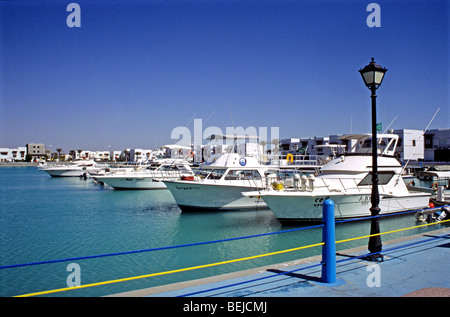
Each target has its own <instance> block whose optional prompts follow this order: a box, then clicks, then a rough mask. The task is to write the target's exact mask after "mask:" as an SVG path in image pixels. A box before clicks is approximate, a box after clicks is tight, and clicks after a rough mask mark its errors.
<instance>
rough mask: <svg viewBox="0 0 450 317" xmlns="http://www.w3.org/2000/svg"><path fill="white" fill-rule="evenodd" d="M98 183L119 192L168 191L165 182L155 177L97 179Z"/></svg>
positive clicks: (104, 177)
mask: <svg viewBox="0 0 450 317" xmlns="http://www.w3.org/2000/svg"><path fill="white" fill-rule="evenodd" d="M96 179H97V180H98V181H101V182H103V183H105V184H106V185H108V186H111V187H112V188H114V189H117V190H139V189H141V190H149V189H167V187H166V185H164V183H163V182H161V181H159V180H157V179H154V178H153V177H132V176H130V177H107V176H102V177H96Z"/></svg>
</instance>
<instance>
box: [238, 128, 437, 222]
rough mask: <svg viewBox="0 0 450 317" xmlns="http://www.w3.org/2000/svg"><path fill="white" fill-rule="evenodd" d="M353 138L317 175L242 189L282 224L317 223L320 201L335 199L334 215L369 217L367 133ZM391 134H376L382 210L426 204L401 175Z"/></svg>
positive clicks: (395, 138)
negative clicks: (259, 188) (346, 149)
mask: <svg viewBox="0 0 450 317" xmlns="http://www.w3.org/2000/svg"><path fill="white" fill-rule="evenodd" d="M341 139H343V140H350V139H352V140H354V139H356V140H357V142H356V144H355V146H354V147H353V148H352V150H351V151H350V152H348V153H347V154H345V155H343V156H341V157H339V158H336V159H334V160H331V161H330V162H328V163H327V164H325V165H324V166H323V167H322V168H321V169H320V174H319V175H318V176H317V177H315V176H314V175H310V176H308V177H306V176H302V177H301V178H300V177H296V179H295V180H294V181H293V186H292V187H291V188H287V187H284V188H282V186H278V187H276V189H277V190H273V189H270V188H268V189H266V190H262V191H253V192H246V193H243V196H244V197H261V198H262V199H263V200H264V202H265V203H266V204H267V205H268V206H269V208H270V209H271V210H272V212H273V213H274V215H275V216H276V217H277V219H278V220H279V221H280V222H293V221H321V219H322V205H323V202H324V201H325V200H326V199H328V198H330V199H332V200H333V201H334V203H335V213H336V214H335V217H336V219H344V218H357V217H364V216H370V211H369V208H370V207H371V199H370V198H371V191H372V190H371V187H372V174H371V171H372V146H371V141H372V140H371V139H372V138H371V135H370V134H361V135H346V136H342V137H341ZM397 142H398V136H397V135H395V134H379V135H378V179H379V194H380V204H379V207H380V208H381V212H380V213H381V214H385V213H392V212H399V211H404V210H413V209H419V208H424V207H427V206H428V203H429V198H430V194H427V193H421V192H415V191H410V190H408V188H407V187H406V184H405V182H404V181H403V179H402V177H401V172H402V167H401V165H400V163H399V162H398V161H397V159H395V157H394V152H395V148H396V145H397Z"/></svg>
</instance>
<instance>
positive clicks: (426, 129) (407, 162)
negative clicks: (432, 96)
mask: <svg viewBox="0 0 450 317" xmlns="http://www.w3.org/2000/svg"><path fill="white" fill-rule="evenodd" d="M439 110H441V108H438V109H437V110H436V112H435V114H434V116H433V118H431V120H430V122H429V123H428V125H427V127H426V128H425V130H424V131H423V133H422V135H421V136H420V138H419V141H420V140H421V139H422V137H423V136H424V135H425V133H426V132H427V131H428V128H429V127H430V125H431V122H433V120H434V118H435V117H436V115H437V114H438V112H439ZM416 149H417V147H415V148H414V150H413V151H412V152H411V154H410V155H409V158H408V160H407V161H406V164H405V165H404V166H403V168H402V171H401V173H400V174H399V175H398V178H397V183H398V180H399V179H400V177H401V176H402V175H403V173H404V172H405V169H406V166H408V164H409V161H410V160H411V157H412V156H413V154H414V152H415V151H416Z"/></svg>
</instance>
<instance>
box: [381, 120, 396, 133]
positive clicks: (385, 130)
mask: <svg viewBox="0 0 450 317" xmlns="http://www.w3.org/2000/svg"><path fill="white" fill-rule="evenodd" d="M395 120H397V117H395V118H394V120H392V121H391V123H389V125H388V126H387V128H386V129H384V132H383V133H386V132H387V130H388V129H389V127H390V126H391V125H392V124H393V123H394V121H395Z"/></svg>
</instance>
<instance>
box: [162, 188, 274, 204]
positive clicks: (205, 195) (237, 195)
mask: <svg viewBox="0 0 450 317" xmlns="http://www.w3.org/2000/svg"><path fill="white" fill-rule="evenodd" d="M164 183H165V184H166V186H167V188H168V189H169V190H170V192H171V193H172V195H173V197H174V198H175V201H176V202H177V204H178V206H179V207H180V208H181V210H182V211H211V210H215V211H243V210H255V209H267V205H266V203H265V202H264V201H263V200H262V199H261V198H260V197H243V196H242V192H244V191H249V190H251V188H249V187H244V186H232V185H216V184H205V183H202V182H190V181H176V182H173V181H165V182H164ZM252 189H254V188H252Z"/></svg>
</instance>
